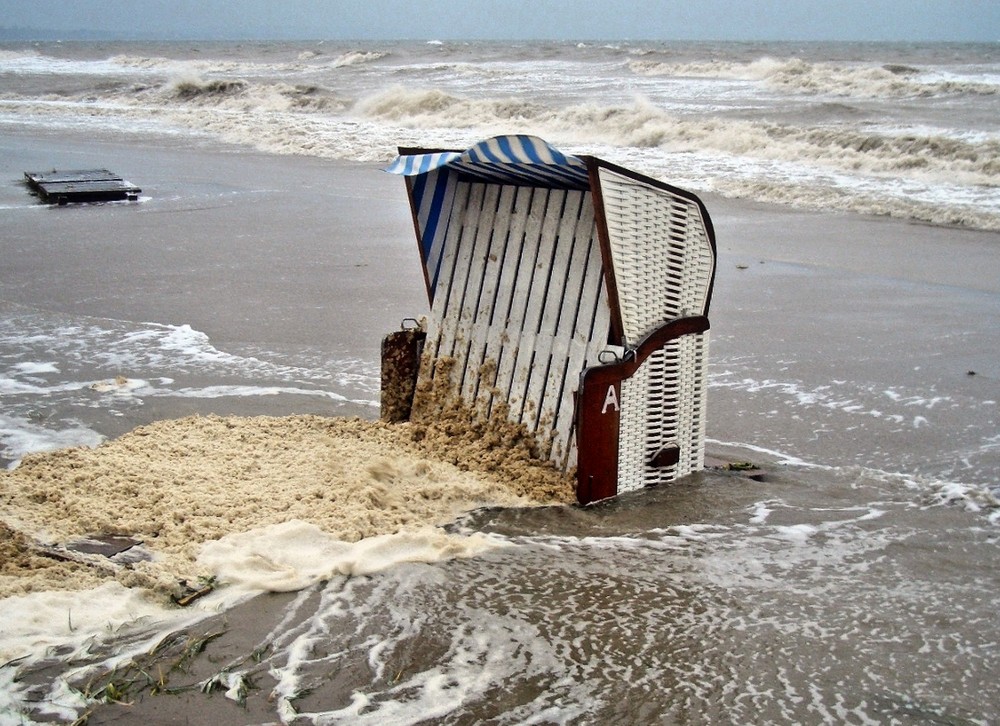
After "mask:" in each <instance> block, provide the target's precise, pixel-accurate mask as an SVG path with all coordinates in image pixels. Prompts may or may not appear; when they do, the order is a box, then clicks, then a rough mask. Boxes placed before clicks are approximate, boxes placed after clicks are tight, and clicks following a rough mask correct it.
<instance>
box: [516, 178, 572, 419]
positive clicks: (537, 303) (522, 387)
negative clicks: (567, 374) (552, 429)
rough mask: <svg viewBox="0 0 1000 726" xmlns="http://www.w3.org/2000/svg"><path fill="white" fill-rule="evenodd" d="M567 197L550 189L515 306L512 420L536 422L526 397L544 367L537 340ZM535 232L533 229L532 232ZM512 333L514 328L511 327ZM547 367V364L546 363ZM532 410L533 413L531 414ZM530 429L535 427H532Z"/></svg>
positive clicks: (561, 191)
mask: <svg viewBox="0 0 1000 726" xmlns="http://www.w3.org/2000/svg"><path fill="white" fill-rule="evenodd" d="M565 197H566V192H565V191H563V190H559V189H553V190H549V191H548V193H547V195H546V200H545V207H544V211H543V212H542V218H541V222H542V224H541V228H540V229H539V230H538V236H537V237H536V238H535V240H536V242H535V246H536V254H535V257H534V264H533V265H532V266H531V268H530V269H524V270H523V271H524V272H527V273H529V276H528V279H527V280H526V281H525V282H526V288H525V296H524V298H523V301H522V300H520V299H519V300H515V301H514V305H515V307H522V308H523V312H522V313H519V315H520V317H521V326H520V330H521V333H520V335H519V339H518V350H517V354H516V360H515V363H514V370H513V376H512V379H511V386H510V394H509V395H508V401H509V402H510V410H511V417H512V419H513V420H516V421H522V422H527V421H528V420H533V419H534V418H535V416H536V415H537V409H536V404H535V402H533V401H532V402H529V400H528V399H527V398H526V394H527V393H528V390H529V385H530V383H531V377H532V374H533V368H534V367H535V365H536V361H537V364H538V365H542V364H543V362H542V361H540V359H538V357H537V354H536V349H537V346H536V341H535V337H536V335H537V331H538V329H539V327H540V325H541V320H542V313H543V310H544V308H545V291H546V289H547V288H548V278H549V274H550V272H551V262H552V255H553V253H554V251H555V241H556V234H557V232H558V229H559V223H560V219H559V214H560V211H561V210H562V202H563V200H564V199H565ZM532 231H534V230H532ZM525 241H526V243H529V242H530V241H531V238H530V237H527V235H526V237H525ZM511 331H512V332H514V331H515V329H514V328H513V327H511ZM544 364H547V361H545V362H544ZM529 409H530V414H529V412H528V411H529ZM529 428H531V429H532V430H534V427H533V426H532V425H531V424H529Z"/></svg>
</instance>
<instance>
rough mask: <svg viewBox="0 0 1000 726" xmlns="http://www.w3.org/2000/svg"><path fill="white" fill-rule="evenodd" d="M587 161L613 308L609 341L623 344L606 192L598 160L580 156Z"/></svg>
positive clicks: (609, 303)
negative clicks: (603, 190) (600, 175)
mask: <svg viewBox="0 0 1000 726" xmlns="http://www.w3.org/2000/svg"><path fill="white" fill-rule="evenodd" d="M579 158H581V159H583V160H584V161H585V162H586V163H587V173H588V175H589V176H590V198H591V202H592V203H593V205H594V224H595V227H596V229H597V241H598V243H599V245H600V247H601V273H602V274H603V275H604V294H605V296H606V297H607V300H608V307H609V308H610V310H611V323H610V326H609V327H610V330H609V331H608V338H609V340H608V343H609V344H611V345H621V344H622V342H623V341H624V339H625V323H624V321H623V320H622V308H621V304H620V298H619V297H618V279H617V278H616V277H615V265H614V259H613V258H612V256H611V237H610V236H609V235H608V219H607V217H606V216H605V213H604V193H603V192H602V191H601V180H600V177H599V176H598V172H597V169H598V162H599V161H600V160H599V159H597V158H596V157H593V156H581V157H579Z"/></svg>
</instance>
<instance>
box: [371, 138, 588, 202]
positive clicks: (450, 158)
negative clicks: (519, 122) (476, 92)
mask: <svg viewBox="0 0 1000 726" xmlns="http://www.w3.org/2000/svg"><path fill="white" fill-rule="evenodd" d="M442 167H444V168H447V169H449V170H452V171H455V172H456V173H458V174H459V175H460V176H461V177H462V178H463V179H468V180H472V181H480V182H484V183H492V184H517V185H529V186H540V187H551V188H558V189H589V188H590V179H589V176H588V173H587V165H586V163H585V162H584V161H583V160H582V159H580V158H579V157H576V156H570V155H568V154H564V153H562V152H561V151H559V150H558V149H556V148H553V147H552V146H550V145H549V144H548V143H547V142H545V141H543V140H542V139H540V138H538V137H537V136H527V135H524V134H517V135H510V136H496V137H494V138H492V139H486V140H485V141H480V142H479V143H478V144H476V145H475V146H472V147H471V148H469V149H467V150H466V151H445V152H432V153H427V154H406V155H402V156H399V157H397V158H396V160H395V161H394V162H393V163H392V164H391V165H389V167H388V168H386V171H388V172H390V173H392V174H401V175H403V176H419V175H421V174H427V173H428V172H431V171H434V170H435V169H440V168H442Z"/></svg>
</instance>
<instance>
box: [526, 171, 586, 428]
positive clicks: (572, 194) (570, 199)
mask: <svg viewBox="0 0 1000 726" xmlns="http://www.w3.org/2000/svg"><path fill="white" fill-rule="evenodd" d="M582 202H583V193H582V192H578V191H569V192H564V196H563V204H562V206H561V209H559V210H558V211H559V215H558V217H557V220H558V225H557V227H556V231H555V237H554V238H553V239H552V242H551V246H552V256H551V258H550V261H549V274H548V276H547V279H546V285H545V288H544V290H543V291H542V293H541V301H542V309H541V318H540V319H539V320H538V325H537V327H536V338H535V365H534V366H533V367H532V369H531V371H530V372H529V374H530V383H529V385H528V389H527V392H526V394H525V403H526V406H527V407H529V408H531V407H533V408H534V410H533V411H528V412H526V413H525V414H524V415H522V418H521V420H522V421H523V422H524V423H525V424H526V425H527V426H528V428H529V429H531V430H532V431H538V432H539V433H540V434H541V433H542V431H541V430H542V429H545V433H548V431H549V430H550V427H551V425H552V418H553V415H554V409H555V408H556V401H558V400H559V399H560V398H561V393H562V382H563V374H564V372H565V362H566V355H565V352H564V351H565V348H564V347H562V346H560V345H558V344H557V341H559V340H560V339H561V338H562V337H563V336H564V335H565V336H567V337H568V336H569V335H572V328H570V329H569V330H565V331H564V330H560V329H559V328H558V327H557V326H558V325H559V323H560V319H559V316H560V312H561V311H562V307H563V302H564V298H565V294H566V285H567V281H568V279H569V273H570V258H571V256H572V254H573V249H574V246H575V243H576V239H575V232H576V226H577V223H578V221H579V218H580V208H581V205H582ZM550 216H554V215H553V214H552V213H551V212H550ZM553 379H554V380H553ZM556 388H558V389H559V391H558V392H556V390H555V389H556Z"/></svg>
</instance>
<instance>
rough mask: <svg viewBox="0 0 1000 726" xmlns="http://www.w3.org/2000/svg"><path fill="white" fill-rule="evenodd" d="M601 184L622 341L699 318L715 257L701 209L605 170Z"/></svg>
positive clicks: (601, 172)
mask: <svg viewBox="0 0 1000 726" xmlns="http://www.w3.org/2000/svg"><path fill="white" fill-rule="evenodd" d="M600 182H601V193H602V196H603V199H604V214H605V218H606V221H607V227H608V239H609V242H610V246H611V257H612V261H613V263H614V271H615V279H616V281H617V286H618V299H619V304H620V306H621V315H622V324H623V329H624V334H625V339H626V341H627V343H628V344H631V345H635V344H636V343H637V342H639V341H640V340H641V339H642V338H643V337H645V336H646V335H647V334H649V333H650V332H652V331H653V330H654V329H656V328H658V327H659V326H660V325H662V324H663V323H664V322H666V321H668V320H671V319H673V318H677V317H682V316H686V315H703V314H704V313H705V310H706V308H707V305H708V297H709V291H710V287H711V281H712V273H713V271H714V267H715V257H714V254H713V252H712V246H711V242H710V241H709V236H708V232H707V230H706V227H705V221H704V219H703V217H702V213H701V208H700V207H699V206H698V205H697V204H696V203H695V202H694V201H692V200H690V199H687V198H685V197H682V196H680V195H678V194H674V193H672V192H670V191H668V190H665V189H661V188H658V187H654V186H651V185H648V184H643V183H642V182H639V181H637V180H635V179H632V178H630V177H627V176H623V175H621V174H618V173H616V172H614V171H611V170H609V169H606V168H601V169H600Z"/></svg>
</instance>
